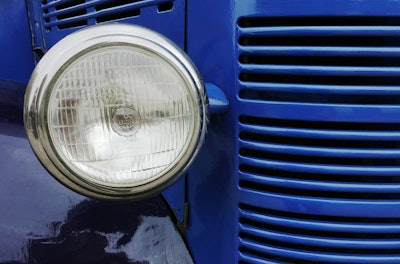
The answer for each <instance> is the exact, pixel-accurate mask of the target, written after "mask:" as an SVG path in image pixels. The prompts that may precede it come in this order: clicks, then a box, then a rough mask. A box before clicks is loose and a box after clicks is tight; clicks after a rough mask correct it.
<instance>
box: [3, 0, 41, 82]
mask: <svg viewBox="0 0 400 264" xmlns="http://www.w3.org/2000/svg"><path fill="white" fill-rule="evenodd" d="M0 25H2V26H1V27H0V39H1V41H0V50H1V53H0V78H2V79H9V80H15V81H18V82H27V81H28V80H29V77H30V74H31V72H32V70H33V65H34V63H33V54H32V46H31V35H30V31H29V23H28V17H27V10H26V7H25V3H24V1H20V0H10V1H0Z"/></svg>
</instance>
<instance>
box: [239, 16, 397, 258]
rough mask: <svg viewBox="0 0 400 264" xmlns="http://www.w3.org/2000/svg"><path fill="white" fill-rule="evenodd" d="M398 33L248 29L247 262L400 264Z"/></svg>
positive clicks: (242, 75)
mask: <svg viewBox="0 0 400 264" xmlns="http://www.w3.org/2000/svg"><path fill="white" fill-rule="evenodd" d="M399 26H400V18H399V17H302V18H297V17H284V18H279V17H278V18H241V19H240V20H239V22H238V52H239V57H238V87H239V90H238V97H239V104H240V110H238V111H239V116H238V119H239V120H238V122H239V137H238V144H239V188H240V193H241V195H240V197H241V198H240V199H241V204H240V208H239V217H240V219H239V260H240V262H241V263H276V262H273V261H283V262H285V263H286V262H290V263H300V262H301V263H399V261H400V218H398V217H392V215H395V213H393V210H397V211H398V210H400V207H399V204H400V110H399V109H400V27H399ZM391 210H392V211H391ZM269 261H271V262H269Z"/></svg>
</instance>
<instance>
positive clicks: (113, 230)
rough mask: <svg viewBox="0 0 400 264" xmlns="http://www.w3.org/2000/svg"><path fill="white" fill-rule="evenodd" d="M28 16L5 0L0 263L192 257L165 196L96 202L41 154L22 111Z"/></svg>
mask: <svg viewBox="0 0 400 264" xmlns="http://www.w3.org/2000/svg"><path fill="white" fill-rule="evenodd" d="M27 14H28V13H27V10H26V6H25V2H24V1H21V0H12V1H11V0H10V1H0V25H1V26H0V37H1V41H0V49H1V51H2V52H1V53H0V62H1V63H0V263H2V264H4V263H149V262H150V263H154V262H155V263H160V262H161V263H164V262H168V263H178V262H179V263H191V262H192V260H191V257H190V255H189V253H188V251H187V249H186V246H185V245H184V242H183V240H182V238H181V236H180V235H179V233H178V231H177V230H176V228H175V226H174V223H173V220H172V219H171V217H170V210H169V207H168V205H167V204H166V202H165V200H164V198H163V197H162V196H157V197H154V198H151V199H148V200H145V201H140V202H129V203H115V202H113V203H111V202H104V201H96V200H91V199H88V198H86V197H83V196H81V195H79V194H76V193H74V192H72V191H70V190H69V189H67V188H66V187H64V186H62V185H61V184H60V183H58V182H57V181H56V180H54V179H53V178H52V177H51V176H50V175H49V174H48V173H47V171H46V170H45V169H44V168H43V166H42V165H41V164H40V163H39V161H38V160H37V158H36V157H35V155H34V153H33V151H32V150H31V147H30V145H29V142H28V140H27V137H26V133H25V130H24V126H23V117H22V109H23V101H24V93H25V89H26V83H27V81H28V79H29V76H30V73H31V72H32V70H33V67H34V57H33V53H32V44H31V39H32V38H31V35H30V30H29V22H28V16H27ZM4 25H7V26H4Z"/></svg>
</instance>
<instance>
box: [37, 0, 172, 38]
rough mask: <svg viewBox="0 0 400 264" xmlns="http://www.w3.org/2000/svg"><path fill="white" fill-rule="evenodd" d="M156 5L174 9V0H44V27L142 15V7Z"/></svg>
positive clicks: (91, 23)
mask: <svg viewBox="0 0 400 264" xmlns="http://www.w3.org/2000/svg"><path fill="white" fill-rule="evenodd" d="M148 6H157V12H167V11H170V10H172V9H173V1H172V0H169V1H168V0H113V1H109V0H108V1H107V0H93V1H85V0H66V1H59V0H49V1H42V11H43V20H44V28H45V29H46V30H47V31H51V30H54V29H67V28H74V27H81V26H87V25H93V24H96V23H102V22H107V21H114V20H119V19H124V18H130V17H138V16H140V13H141V9H142V8H145V7H148Z"/></svg>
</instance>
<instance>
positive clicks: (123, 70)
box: [47, 45, 199, 187]
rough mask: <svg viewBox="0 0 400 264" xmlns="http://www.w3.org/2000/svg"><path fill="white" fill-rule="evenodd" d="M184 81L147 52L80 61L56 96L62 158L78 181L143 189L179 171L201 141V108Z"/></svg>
mask: <svg viewBox="0 0 400 264" xmlns="http://www.w3.org/2000/svg"><path fill="white" fill-rule="evenodd" d="M191 93H192V91H190V90H189V89H188V85H187V83H185V80H184V78H183V77H182V76H181V75H180V73H179V72H178V71H177V70H176V69H175V68H174V67H173V66H172V65H171V64H170V63H168V62H167V61H166V60H164V59H163V58H162V57H160V56H158V55H157V54H154V53H152V52H151V51H147V50H145V49H144V48H140V47H136V46H129V45H121V46H117V45H113V46H104V47H101V48H96V49H95V50H90V51H88V52H87V53H85V54H84V55H82V54H80V55H79V56H76V59H75V60H74V59H72V60H71V62H70V63H68V64H67V66H66V67H64V69H63V70H62V71H61V73H60V75H59V76H58V78H56V81H55V82H54V85H53V87H52V89H51V91H50V94H49V97H48V100H49V104H48V116H47V122H48V129H49V134H50V137H51V140H52V144H53V148H54V150H55V153H56V154H57V155H59V156H60V157H61V160H63V161H64V162H65V163H66V165H67V166H66V167H68V168H69V169H70V170H71V171H72V172H73V173H74V174H75V175H79V176H80V177H83V178H84V180H86V181H88V182H93V183H96V184H100V185H105V186H116V187H125V186H128V187H129V186H138V185H141V184H145V183H146V182H149V181H152V180H154V179H156V178H158V177H160V176H161V175H163V174H164V173H165V172H166V171H168V170H171V169H172V168H173V167H174V166H175V164H176V163H177V162H178V161H179V160H180V158H181V156H182V155H184V154H185V151H186V150H187V146H188V144H189V143H188V142H190V141H191V139H192V137H194V134H196V129H198V128H196V127H195V126H196V124H197V123H199V122H198V120H197V119H198V118H199V117H198V112H199V110H198V107H199V106H198V102H194V101H193V100H194V99H193V96H192V95H191Z"/></svg>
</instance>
